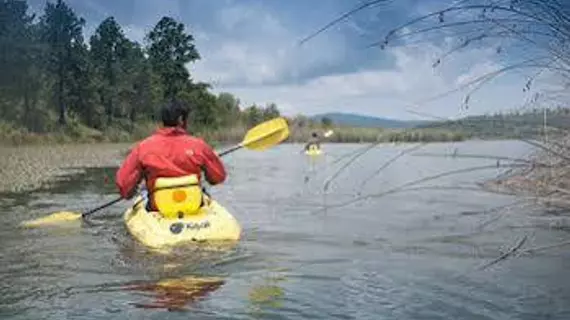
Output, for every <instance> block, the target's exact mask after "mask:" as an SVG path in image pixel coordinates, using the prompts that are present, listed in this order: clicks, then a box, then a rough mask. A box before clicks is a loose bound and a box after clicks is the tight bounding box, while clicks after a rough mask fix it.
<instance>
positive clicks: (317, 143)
mask: <svg viewBox="0 0 570 320" xmlns="http://www.w3.org/2000/svg"><path fill="white" fill-rule="evenodd" d="M313 145H314V146H316V148H317V149H320V148H321V140H320V139H319V136H318V134H317V133H316V132H313V133H311V138H309V141H308V142H307V144H306V145H305V151H309V149H310V148H311V146H313Z"/></svg>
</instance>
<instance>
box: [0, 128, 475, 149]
mask: <svg viewBox="0 0 570 320" xmlns="http://www.w3.org/2000/svg"><path fill="white" fill-rule="evenodd" d="M157 128H158V126H157V125H156V124H153V123H142V124H137V125H135V126H134V127H133V128H130V129H129V130H125V129H124V128H107V129H105V130H102V131H100V130H94V129H91V128H88V127H86V126H83V125H81V124H77V123H74V124H70V125H67V126H66V127H63V128H59V129H57V130H56V131H53V132H46V133H33V132H29V131H27V130H26V129H22V128H18V127H14V126H10V125H7V124H5V123H0V145H2V146H20V145H46V144H48V145H65V144H86V143H134V142H136V141H139V140H141V139H144V138H145V137H147V136H149V135H150V134H152V132H154V131H155V130H156V129H157ZM248 129H249V128H246V127H244V126H241V125H240V126H235V127H229V128H221V129H216V130H208V129H205V130H204V129H203V130H200V129H198V130H196V131H194V130H192V128H190V130H189V131H190V132H191V133H192V134H193V135H195V136H198V137H201V138H203V139H205V140H206V141H208V142H209V143H211V144H213V145H220V144H232V143H239V142H240V141H241V140H242V139H243V137H244V135H245V133H246V132H247V130H248ZM331 129H332V130H334V134H333V135H332V136H331V137H329V138H326V139H324V140H323V141H324V142H325V143H373V142H452V141H464V140H466V136H465V135H463V134H461V133H457V132H451V131H448V130H443V129H431V128H430V129H382V128H352V127H332V128H331ZM326 130H328V128H326V129H325V128H322V127H319V126H305V127H298V126H296V125H295V124H292V125H291V126H290V132H291V134H290V137H289V139H287V140H286V141H285V142H284V143H304V142H306V141H307V140H308V139H309V137H310V136H311V133H312V132H318V133H320V134H322V133H323V132H325V131H326Z"/></svg>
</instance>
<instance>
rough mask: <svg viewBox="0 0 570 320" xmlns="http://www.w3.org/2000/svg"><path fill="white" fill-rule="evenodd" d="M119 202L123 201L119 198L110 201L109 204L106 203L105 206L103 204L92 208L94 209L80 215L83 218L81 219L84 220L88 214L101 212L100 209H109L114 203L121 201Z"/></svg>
mask: <svg viewBox="0 0 570 320" xmlns="http://www.w3.org/2000/svg"><path fill="white" fill-rule="evenodd" d="M121 200H123V198H122V197H119V198H117V199H115V200H113V201H111V202H107V203H105V204H103V205H101V206H99V207H97V208H94V209H91V210H89V211H87V212H84V213H82V214H81V216H83V218H85V217H86V216H88V215H90V214H92V213H95V212H97V211H99V210H102V209H105V208H107V207H110V206H112V205H114V204H115V203H117V202H119V201H121Z"/></svg>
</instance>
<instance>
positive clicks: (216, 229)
mask: <svg viewBox="0 0 570 320" xmlns="http://www.w3.org/2000/svg"><path fill="white" fill-rule="evenodd" d="M141 199H142V197H141V196H138V197H137V198H136V199H135V204H136V203H139V204H138V205H136V206H135V207H131V208H129V209H127V211H125V214H124V220H125V224H126V227H127V230H128V231H129V233H130V234H131V235H132V236H133V237H134V238H135V239H136V240H138V241H139V242H141V243H142V244H144V245H145V246H148V247H151V248H163V247H167V246H173V245H176V244H180V243H184V242H192V241H209V240H210V241H227V240H239V239H240V237H241V226H240V225H239V223H238V221H237V220H236V219H235V218H234V217H233V216H232V215H231V214H230V213H229V212H228V211H227V210H226V209H225V208H224V207H222V206H221V205H220V204H219V203H217V202H216V201H215V200H212V199H206V200H205V202H206V203H207V205H205V206H204V207H202V208H201V209H200V211H198V213H196V214H193V215H191V216H186V217H184V218H182V219H165V218H163V217H162V216H161V215H160V213H158V212H153V211H151V212H149V211H147V210H146V208H145V205H146V201H140V200H141Z"/></svg>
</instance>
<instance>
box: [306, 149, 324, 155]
mask: <svg viewBox="0 0 570 320" xmlns="http://www.w3.org/2000/svg"><path fill="white" fill-rule="evenodd" d="M321 153H322V151H321V149H311V150H306V151H305V154H306V155H308V156H318V155H320V154H321Z"/></svg>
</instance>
